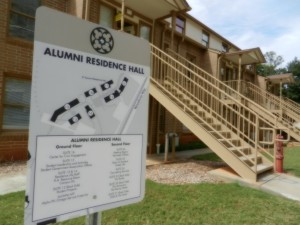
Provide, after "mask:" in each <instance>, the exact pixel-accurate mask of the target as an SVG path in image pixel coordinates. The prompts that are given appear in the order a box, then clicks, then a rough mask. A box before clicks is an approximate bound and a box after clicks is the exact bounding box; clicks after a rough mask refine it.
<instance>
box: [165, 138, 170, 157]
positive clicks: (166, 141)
mask: <svg viewBox="0 0 300 225" xmlns="http://www.w3.org/2000/svg"><path fill="white" fill-rule="evenodd" d="M168 151H169V133H166V135H165V162H167V161H168Z"/></svg>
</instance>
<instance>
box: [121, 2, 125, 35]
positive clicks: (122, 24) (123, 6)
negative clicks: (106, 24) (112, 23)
mask: <svg viewBox="0 0 300 225" xmlns="http://www.w3.org/2000/svg"><path fill="white" fill-rule="evenodd" d="M124 15H125V0H122V15H121V31H124Z"/></svg>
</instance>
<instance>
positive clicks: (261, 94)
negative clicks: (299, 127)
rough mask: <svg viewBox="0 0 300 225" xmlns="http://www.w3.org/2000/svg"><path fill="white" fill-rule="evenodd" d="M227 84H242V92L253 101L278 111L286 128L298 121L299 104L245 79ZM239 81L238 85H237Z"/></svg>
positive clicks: (299, 116) (235, 85)
mask: <svg viewBox="0 0 300 225" xmlns="http://www.w3.org/2000/svg"><path fill="white" fill-rule="evenodd" d="M225 83H226V84H227V85H228V86H230V87H232V88H235V87H237V86H242V87H243V88H242V90H243V92H242V94H243V95H245V96H246V97H248V98H250V99H251V100H253V101H254V102H256V103H258V104H260V105H261V106H262V107H264V108H266V109H267V110H271V111H272V110H273V111H275V112H276V111H278V113H277V114H278V119H279V120H281V121H283V122H285V123H286V124H287V127H288V128H293V127H294V124H295V123H297V122H299V121H300V105H299V104H297V103H295V102H293V101H291V100H287V99H286V98H285V99H281V98H280V97H278V96H276V95H274V94H272V93H270V92H268V91H265V90H263V89H261V88H259V87H258V86H256V85H254V84H252V83H250V82H245V81H237V80H233V81H227V82H225ZM238 83H240V85H238Z"/></svg>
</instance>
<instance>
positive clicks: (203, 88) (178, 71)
mask: <svg viewBox="0 0 300 225" xmlns="http://www.w3.org/2000/svg"><path fill="white" fill-rule="evenodd" d="M151 55H152V57H151V63H152V77H151V82H152V83H153V84H154V85H156V86H157V87H158V88H160V89H161V90H163V91H164V92H167V93H168V96H169V97H170V98H172V100H173V101H174V102H175V103H176V104H178V106H180V107H181V108H182V110H184V111H185V112H186V113H187V114H188V115H190V116H191V117H192V118H196V120H197V121H198V124H199V125H202V126H204V125H206V126H209V131H208V132H209V133H210V134H211V135H212V132H215V133H217V132H218V130H217V129H216V128H214V127H213V126H212V124H210V123H209V122H208V121H207V120H209V118H208V117H206V118H203V117H201V116H200V115H199V113H200V112H197V110H194V109H193V108H192V105H193V107H194V106H196V107H197V106H200V107H201V108H202V109H204V110H205V112H206V113H207V114H208V115H210V116H211V117H212V118H215V119H216V120H217V121H218V122H219V123H220V124H223V125H225V126H226V127H227V128H228V130H230V131H232V132H233V133H234V134H235V135H236V137H237V138H238V139H242V140H244V141H245V142H246V143H248V144H249V146H251V147H252V148H255V150H256V151H259V152H266V154H268V155H269V156H270V157H271V158H273V154H272V153H269V152H268V151H267V149H265V148H263V147H262V146H263V144H261V141H262V142H265V141H266V140H267V139H268V140H269V139H270V132H267V134H266V132H265V131H264V130H263V129H261V128H264V129H265V128H268V129H269V130H273V132H272V134H271V140H269V141H270V142H272V140H274V137H275V128H274V127H273V125H272V124H271V123H269V122H268V121H266V120H265V119H264V118H262V117H260V115H259V114H257V113H256V112H254V111H252V110H251V109H249V108H247V107H246V106H245V105H244V104H242V103H241V102H243V101H244V100H245V99H244V97H243V96H241V95H240V97H239V99H237V98H235V97H233V96H232V94H235V93H236V91H235V90H234V89H232V88H231V87H229V86H227V85H225V84H224V83H222V82H219V81H218V80H217V79H215V78H214V77H212V76H211V75H209V74H207V73H206V72H203V71H198V72H196V71H194V70H193V69H191V68H188V67H187V66H186V65H184V64H182V63H181V62H179V61H178V60H176V59H174V58H173V57H172V56H170V55H169V54H167V53H165V52H163V51H162V50H160V49H159V48H157V47H156V46H154V45H151ZM167 87H170V88H172V87H174V88H175V89H176V90H178V91H177V93H172V90H168V89H167ZM176 95H177V96H176ZM183 96H184V97H183ZM187 102H190V104H188V103H187ZM231 103H234V104H231ZM217 136H219V137H220V138H217V139H218V140H219V141H222V144H223V145H226V146H227V148H235V147H236V145H237V144H235V143H234V140H231V139H228V138H226V136H224V135H223V134H222V133H219V134H217ZM241 154H243V153H241ZM256 154H257V153H256ZM244 156H245V157H248V156H247V155H246V154H244ZM249 161H251V162H252V163H253V164H254V167H255V171H256V170H257V158H256V157H255V159H251V158H249Z"/></svg>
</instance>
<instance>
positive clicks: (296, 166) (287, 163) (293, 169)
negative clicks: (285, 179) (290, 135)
mask: <svg viewBox="0 0 300 225" xmlns="http://www.w3.org/2000/svg"><path fill="white" fill-rule="evenodd" d="M283 168H284V170H285V172H287V173H290V174H293V175H295V176H297V177H300V147H290V148H285V149H284V161H283ZM299 224H300V222H299Z"/></svg>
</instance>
